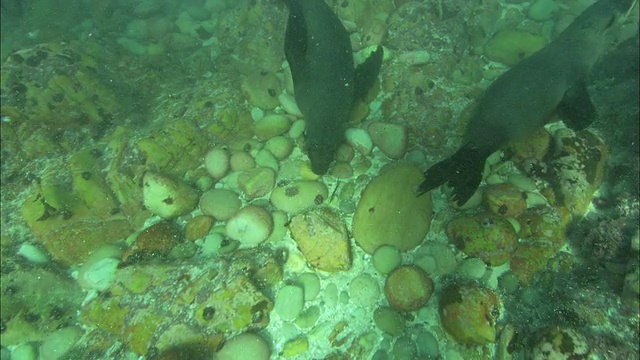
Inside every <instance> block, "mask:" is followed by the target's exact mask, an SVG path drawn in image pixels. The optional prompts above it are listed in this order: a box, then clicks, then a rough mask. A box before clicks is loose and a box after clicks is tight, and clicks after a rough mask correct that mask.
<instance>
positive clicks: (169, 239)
mask: <svg viewBox="0 0 640 360" xmlns="http://www.w3.org/2000/svg"><path fill="white" fill-rule="evenodd" d="M180 242H182V232H181V229H180V227H179V226H178V225H177V224H176V223H174V222H172V221H161V222H159V223H156V224H153V225H151V226H149V227H148V228H146V229H144V230H143V231H142V232H141V233H140V234H138V236H137V237H136V239H135V240H134V241H133V243H132V244H131V246H129V248H128V249H127V251H125V253H124V255H123V257H122V263H123V264H131V263H136V262H140V261H145V260H149V259H152V258H162V257H165V256H167V255H168V254H169V252H170V251H171V249H173V247H174V246H176V245H177V244H178V243H180Z"/></svg>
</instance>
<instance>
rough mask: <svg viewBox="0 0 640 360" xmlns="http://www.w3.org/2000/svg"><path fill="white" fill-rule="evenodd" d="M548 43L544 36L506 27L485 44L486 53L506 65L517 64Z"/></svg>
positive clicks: (490, 57)
mask: <svg viewBox="0 0 640 360" xmlns="http://www.w3.org/2000/svg"><path fill="white" fill-rule="evenodd" d="M546 44H547V39H546V38H545V37H544V36H540V35H536V34H532V33H529V32H526V31H518V30H511V29H505V30H502V31H499V32H498V33H496V34H495V35H494V36H493V37H492V38H491V40H489V42H487V43H486V44H485V46H484V54H485V55H486V56H487V57H488V58H489V59H491V60H493V61H497V62H499V63H503V64H505V65H515V64H517V63H518V62H519V61H520V60H522V59H524V58H527V57H529V56H530V55H531V54H533V53H535V52H536V51H538V50H540V49H542V48H543V47H544V46H545V45H546Z"/></svg>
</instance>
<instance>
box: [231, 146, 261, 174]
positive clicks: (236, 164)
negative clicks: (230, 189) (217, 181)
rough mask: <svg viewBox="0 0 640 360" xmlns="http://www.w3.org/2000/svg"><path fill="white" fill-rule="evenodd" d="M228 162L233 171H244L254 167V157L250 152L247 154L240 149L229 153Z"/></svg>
mask: <svg viewBox="0 0 640 360" xmlns="http://www.w3.org/2000/svg"><path fill="white" fill-rule="evenodd" d="M229 164H230V165H231V170H233V171H244V170H249V169H253V168H254V167H256V161H255V159H254V158H253V157H252V156H251V154H248V153H246V152H244V151H240V152H237V153H234V154H233V155H231V159H230V160H229Z"/></svg>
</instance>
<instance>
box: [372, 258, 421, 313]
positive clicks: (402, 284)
mask: <svg viewBox="0 0 640 360" xmlns="http://www.w3.org/2000/svg"><path fill="white" fill-rule="evenodd" d="M432 293H433V281H431V279H430V278H429V276H428V275H427V273H426V272H425V271H424V270H422V269H421V268H419V267H417V266H400V267H399V268H397V269H395V270H393V271H392V272H391V273H390V274H389V276H388V277H387V281H386V283H385V285H384V294H385V296H386V297H387V300H388V301H389V305H391V307H392V308H394V309H395V310H398V311H414V310H418V309H420V308H421V307H423V306H424V305H426V303H427V301H429V298H430V297H431V294H432Z"/></svg>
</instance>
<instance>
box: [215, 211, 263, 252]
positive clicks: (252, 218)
mask: <svg viewBox="0 0 640 360" xmlns="http://www.w3.org/2000/svg"><path fill="white" fill-rule="evenodd" d="M225 229H226V231H227V236H229V237H230V238H231V239H233V240H238V241H239V242H240V243H241V245H242V246H243V247H247V248H251V247H255V246H257V245H259V244H261V243H262V242H264V241H265V240H267V239H268V238H269V235H271V232H272V231H273V217H271V213H269V212H268V211H267V210H266V209H265V208H263V207H260V206H256V205H248V206H245V207H243V208H242V209H240V210H239V211H238V212H236V213H235V214H234V215H233V216H232V217H231V218H229V220H228V221H227V224H226V227H225Z"/></svg>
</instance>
